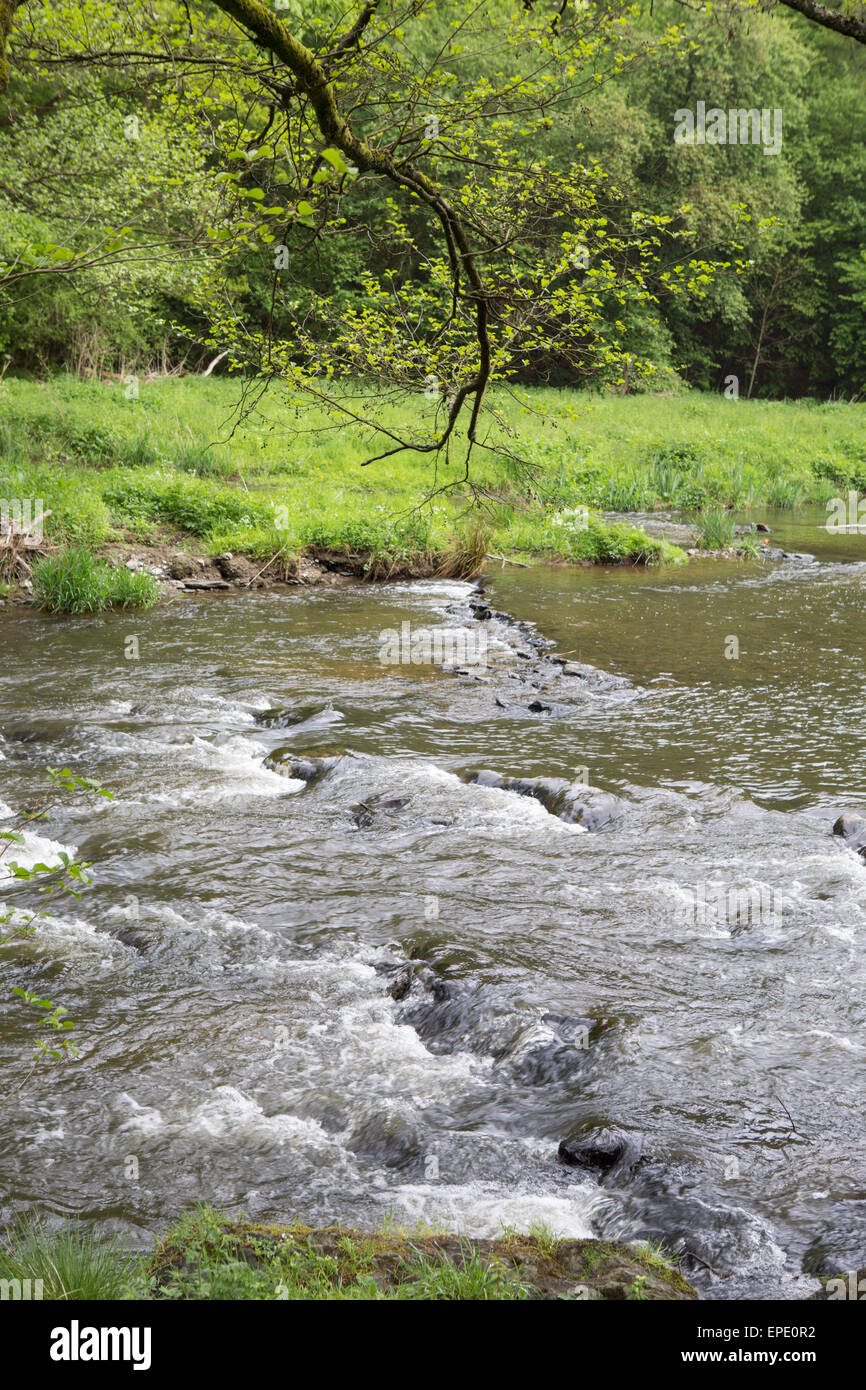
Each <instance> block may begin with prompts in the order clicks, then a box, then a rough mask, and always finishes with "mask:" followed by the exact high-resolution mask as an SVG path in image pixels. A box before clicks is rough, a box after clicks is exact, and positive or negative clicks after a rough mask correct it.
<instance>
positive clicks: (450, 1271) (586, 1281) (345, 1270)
mask: <svg viewBox="0 0 866 1390" xmlns="http://www.w3.org/2000/svg"><path fill="white" fill-rule="evenodd" d="M2 1279H7V1280H18V1281H19V1282H20V1283H21V1284H22V1286H23V1285H24V1281H26V1280H29V1281H30V1284H29V1286H27V1287H29V1289H30V1290H31V1291H32V1290H33V1289H34V1288H36V1287H37V1285H36V1283H35V1281H37V1280H41V1281H42V1297H43V1298H44V1299H53V1300H58V1301H63V1300H67V1299H69V1300H74V1299H82V1298H83V1299H106V1300H109V1301H116V1300H122V1299H156V1298H159V1299H166V1298H168V1299H192V1300H197V1301H199V1300H209V1301H213V1300H220V1301H222V1300H232V1301H235V1300H239V1299H241V1300H245V1301H258V1302H267V1301H272V1300H292V1301H301V1302H311V1301H314V1302H319V1301H345V1300H352V1301H355V1300H363V1301H375V1302H378V1301H388V1300H391V1301H401V1302H405V1301H419V1300H423V1301H431V1300H432V1301H455V1300H461V1301H469V1300H472V1301H485V1302H488V1301H519V1300H525V1299H581V1300H589V1301H600V1300H607V1301H610V1300H617V1301H620V1300H621V1301H640V1300H662V1299H664V1300H671V1299H688V1298H694V1297H696V1294H695V1292H694V1290H693V1289H692V1288H691V1286H690V1285H689V1284H688V1283H687V1282H686V1280H685V1279H684V1278H683V1277H682V1275H681V1274H680V1273H679V1272H678V1271H677V1270H676V1268H675V1267H674V1266H673V1264H672V1263H671V1261H670V1260H669V1259H668V1258H667V1257H665V1256H664V1254H663V1253H662V1252H661V1251H660V1250H656V1249H653V1248H651V1247H648V1246H631V1245H625V1244H623V1243H617V1242H607V1241H596V1240H560V1239H558V1238H557V1237H556V1236H554V1235H553V1234H551V1233H550V1232H549V1231H547V1230H546V1229H533V1230H532V1231H530V1232H529V1233H528V1234H525V1235H524V1234H520V1233H518V1232H516V1231H503V1233H502V1235H501V1236H500V1237H499V1238H498V1239H496V1240H474V1239H469V1238H468V1237H459V1236H454V1235H449V1234H448V1233H447V1232H444V1231H433V1230H429V1229H420V1228H419V1229H417V1230H415V1231H407V1230H405V1229H402V1228H399V1227H396V1226H394V1225H392V1224H391V1223H386V1225H385V1226H383V1228H382V1229H380V1230H378V1231H366V1232H365V1231H358V1230H353V1229H350V1228H344V1227H341V1226H327V1227H318V1228H316V1227H309V1226H303V1225H300V1224H297V1223H296V1224H293V1225H287V1226H280V1225H273V1224H262V1223H257V1222H251V1221H246V1220H242V1219H241V1220H239V1219H233V1218H229V1217H227V1216H225V1215H222V1214H221V1213H219V1212H217V1211H214V1210H213V1209H212V1208H209V1207H200V1208H198V1209H197V1210H196V1211H194V1212H189V1213H187V1214H186V1215H185V1216H184V1217H183V1218H182V1219H181V1220H180V1221H179V1222H177V1223H176V1224H175V1225H174V1226H173V1227H172V1228H171V1229H170V1230H168V1231H167V1232H166V1233H165V1235H164V1236H163V1237H162V1238H161V1240H159V1241H158V1242H157V1244H156V1246H155V1247H154V1249H153V1251H152V1253H151V1254H150V1255H149V1256H145V1257H143V1258H141V1257H134V1256H130V1255H128V1254H124V1252H123V1251H122V1249H121V1247H120V1246H119V1244H118V1242H117V1240H116V1238H110V1239H108V1240H107V1241H100V1240H99V1239H98V1238H95V1237H94V1236H93V1235H92V1234H88V1233H85V1232H84V1231H82V1230H81V1229H80V1228H78V1227H77V1226H75V1225H67V1226H66V1227H64V1228H62V1229H61V1230H60V1231H59V1232H57V1233H54V1234H50V1233H48V1232H47V1231H46V1230H45V1229H44V1228H42V1227H40V1226H39V1225H34V1224H29V1223H27V1222H26V1221H22V1222H19V1223H18V1224H17V1225H16V1226H14V1227H13V1228H12V1229H11V1230H8V1231H7V1232H6V1233H5V1238H4V1239H3V1241H2V1242H0V1280H2Z"/></svg>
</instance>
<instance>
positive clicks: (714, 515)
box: [695, 507, 734, 550]
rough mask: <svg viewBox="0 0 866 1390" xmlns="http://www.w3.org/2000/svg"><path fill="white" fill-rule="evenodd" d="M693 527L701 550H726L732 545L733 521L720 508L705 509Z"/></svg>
mask: <svg viewBox="0 0 866 1390" xmlns="http://www.w3.org/2000/svg"><path fill="white" fill-rule="evenodd" d="M695 525H696V527H697V532H698V546H699V547H700V549H701V550H727V549H729V547H730V546H732V545H733V543H734V519H733V517H732V516H729V515H728V513H727V512H725V511H723V510H722V508H721V507H707V508H706V509H705V510H704V511H702V512H701V514H700V516H699V517H698V518H697V521H696V523H695Z"/></svg>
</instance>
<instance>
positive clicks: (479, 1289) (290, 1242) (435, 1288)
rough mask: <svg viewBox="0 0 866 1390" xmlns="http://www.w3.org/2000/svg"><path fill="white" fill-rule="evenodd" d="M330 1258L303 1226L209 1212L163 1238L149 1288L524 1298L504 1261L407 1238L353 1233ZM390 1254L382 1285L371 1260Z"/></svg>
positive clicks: (206, 1294)
mask: <svg viewBox="0 0 866 1390" xmlns="http://www.w3.org/2000/svg"><path fill="white" fill-rule="evenodd" d="M335 1246H336V1248H335V1250H334V1252H333V1253H327V1254H326V1253H323V1252H322V1251H320V1250H318V1249H317V1248H316V1247H315V1246H314V1245H313V1243H312V1241H311V1240H309V1238H308V1237H306V1236H305V1233H304V1229H303V1228H295V1229H294V1230H289V1231H286V1230H285V1229H284V1228H283V1229H280V1228H278V1229H276V1230H268V1229H267V1228H264V1229H262V1228H259V1229H258V1230H257V1229H256V1228H251V1227H249V1226H247V1225H243V1226H238V1225H237V1224H236V1223H234V1222H232V1221H231V1220H230V1219H229V1218H227V1217H225V1216H223V1215H222V1214H221V1213H219V1212H216V1211H214V1210H213V1209H212V1208H210V1207H199V1208H197V1209H196V1210H195V1211H194V1212H188V1213H186V1214H185V1215H184V1216H183V1217H182V1218H181V1220H180V1221H179V1222H178V1223H177V1224H176V1225H175V1226H174V1227H172V1229H171V1230H169V1231H168V1232H167V1233H166V1235H165V1236H164V1237H163V1239H162V1241H161V1242H160V1245H159V1247H158V1249H157V1252H156V1255H155V1257H154V1260H153V1261H152V1264H151V1270H152V1273H151V1279H150V1290H151V1293H152V1294H153V1295H155V1296H158V1297H161V1298H175V1299H181V1298H191V1299H196V1300H199V1299H205V1300H234V1301H237V1300H244V1301H249V1300H256V1301H271V1300H277V1301H281V1300H290V1301H305V1302H309V1301H321V1300H327V1301H340V1302H345V1301H352V1302H354V1301H359V1300H360V1301H363V1302H367V1301H373V1302H378V1301H380V1300H397V1301H415V1300H425V1301H455V1300H470V1299H471V1300H480V1301H500V1300H515V1299H523V1298H525V1297H526V1289H525V1287H524V1286H523V1285H522V1284H521V1283H520V1281H519V1280H518V1279H517V1278H516V1276H515V1274H514V1273H513V1271H511V1270H510V1269H508V1268H507V1267H506V1266H505V1265H504V1264H503V1263H502V1262H501V1261H497V1260H491V1261H489V1262H486V1263H485V1262H483V1261H482V1260H481V1259H480V1258H479V1257H478V1255H477V1254H475V1253H474V1252H473V1251H472V1250H471V1249H469V1248H467V1249H466V1250H464V1251H463V1252H462V1253H461V1256H460V1257H459V1259H457V1260H453V1259H450V1258H448V1257H447V1256H437V1257H436V1258H433V1257H432V1255H431V1254H429V1253H428V1252H426V1251H424V1250H423V1249H419V1248H417V1247H416V1246H413V1244H412V1242H411V1241H409V1242H407V1241H406V1240H405V1238H404V1239H400V1238H397V1239H393V1238H392V1239H389V1238H388V1237H377V1236H369V1237H363V1236H359V1234H358V1233H352V1235H349V1234H348V1233H347V1235H346V1236H344V1237H342V1238H339V1239H338V1240H337V1241H336V1242H335ZM383 1249H385V1250H386V1251H387V1252H388V1253H389V1263H390V1265H391V1268H392V1271H393V1278H392V1280H390V1281H389V1282H388V1284H387V1286H385V1287H382V1285H381V1282H380V1281H379V1280H377V1278H376V1277H374V1275H375V1272H376V1265H375V1260H376V1256H377V1254H381V1253H382V1251H383Z"/></svg>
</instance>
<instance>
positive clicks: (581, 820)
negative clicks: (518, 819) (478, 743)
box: [463, 768, 624, 830]
mask: <svg viewBox="0 0 866 1390" xmlns="http://www.w3.org/2000/svg"><path fill="white" fill-rule="evenodd" d="M463 781H464V782H468V783H470V784H472V785H474V786H479V787H496V788H498V789H499V790H500V791H507V792H516V793H517V795H518V796H531V797H532V798H533V800H534V801H538V802H540V803H541V805H542V806H543V807H544V809H545V810H546V811H549V812H550V814H551V815H552V816H556V817H557V818H558V819H559V820H562V821H565V822H566V824H568V825H582V826H583V827H584V829H586V830H601V829H603V828H604V827H605V826H606V825H610V824H611V823H612V822H613V821H615V820H618V819H619V818H620V817H621V816H622V814H623V810H624V805H623V803H622V802H621V801H620V800H619V798H618V797H615V796H612V795H611V794H610V793H609V792H603V791H600V790H599V789H598V788H597V787H588V786H584V785H583V784H582V783H574V782H568V781H567V780H566V779H565V778H564V777H503V776H501V775H500V774H499V773H498V772H493V771H491V769H490V768H480V769H477V770H473V771H470V772H464V773H463Z"/></svg>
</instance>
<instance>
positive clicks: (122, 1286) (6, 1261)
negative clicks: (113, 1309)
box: [0, 1216, 139, 1302]
mask: <svg viewBox="0 0 866 1390" xmlns="http://www.w3.org/2000/svg"><path fill="white" fill-rule="evenodd" d="M138 1264H139V1262H138V1261H137V1260H136V1259H135V1257H133V1256H131V1255H129V1254H127V1253H125V1252H124V1250H123V1248H122V1246H121V1244H120V1241H119V1238H118V1237H117V1236H104V1235H100V1234H98V1233H94V1232H93V1231H88V1230H85V1229H84V1228H83V1227H82V1226H81V1225H80V1224H79V1223H78V1222H77V1221H65V1222H64V1223H63V1225H62V1226H60V1228H59V1229H58V1230H55V1231H51V1230H48V1229H47V1228H46V1227H45V1226H44V1225H43V1224H42V1222H40V1221H38V1220H33V1219H29V1218H27V1217H25V1216H21V1217H19V1218H18V1219H17V1220H16V1221H14V1222H13V1223H12V1225H11V1226H9V1227H7V1228H6V1230H5V1232H4V1233H3V1236H2V1238H0V1279H17V1280H19V1281H23V1280H25V1279H29V1280H30V1281H31V1287H32V1285H33V1283H34V1282H35V1281H36V1280H41V1283H42V1297H43V1299H47V1300H58V1301H73V1302H79V1301H92V1300H98V1299H104V1300H110V1299H119V1298H123V1297H124V1296H126V1295H127V1294H128V1293H129V1291H130V1285H131V1283H132V1282H133V1281H134V1280H135V1277H136V1272H137V1269H138Z"/></svg>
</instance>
